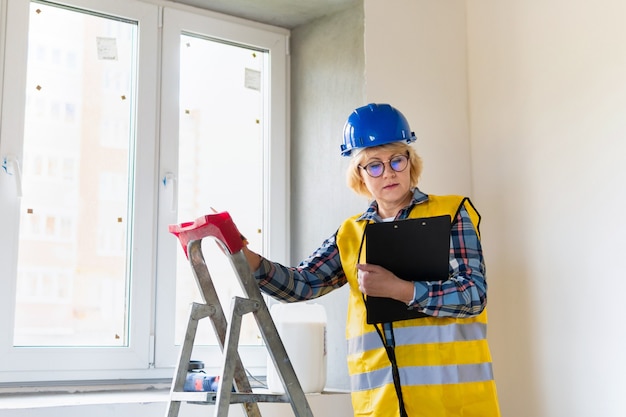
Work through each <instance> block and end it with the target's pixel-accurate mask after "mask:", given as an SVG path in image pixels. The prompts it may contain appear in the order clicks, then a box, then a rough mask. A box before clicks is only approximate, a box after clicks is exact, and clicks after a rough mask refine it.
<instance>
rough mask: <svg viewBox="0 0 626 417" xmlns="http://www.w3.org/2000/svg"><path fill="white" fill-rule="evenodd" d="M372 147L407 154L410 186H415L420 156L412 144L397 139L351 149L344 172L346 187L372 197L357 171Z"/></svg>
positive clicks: (418, 174) (417, 178) (418, 175)
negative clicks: (348, 164) (368, 146)
mask: <svg viewBox="0 0 626 417" xmlns="http://www.w3.org/2000/svg"><path fill="white" fill-rule="evenodd" d="M374 149H382V150H385V151H389V152H393V153H395V154H403V153H406V154H408V156H409V162H410V165H409V169H410V186H411V188H415V187H417V182H418V180H419V177H420V175H422V158H420V156H419V155H418V154H417V151H415V149H413V147H412V146H410V145H409V144H407V143H405V142H401V141H399V142H391V143H386V144H384V145H380V146H374V147H371V148H361V149H358V150H353V151H352V153H353V156H352V159H351V160H350V166H349V167H348V171H347V172H346V174H347V175H346V179H347V183H348V187H350V188H351V189H352V191H354V192H355V193H357V194H359V195H362V196H365V197H367V198H372V194H371V193H370V192H369V190H368V189H367V187H366V186H365V182H363V180H362V178H361V173H360V172H359V171H360V169H361V168H359V165H361V163H362V162H363V161H365V160H366V159H367V158H368V157H369V155H370V154H371V151H372V150H374ZM355 151H356V152H355ZM365 175H367V174H365Z"/></svg>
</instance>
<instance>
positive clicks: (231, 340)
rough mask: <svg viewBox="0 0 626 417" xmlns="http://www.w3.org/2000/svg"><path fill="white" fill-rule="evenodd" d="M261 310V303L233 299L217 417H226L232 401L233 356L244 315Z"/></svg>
mask: <svg viewBox="0 0 626 417" xmlns="http://www.w3.org/2000/svg"><path fill="white" fill-rule="evenodd" d="M258 309H259V302H258V301H252V300H249V299H245V298H240V297H233V299H232V302H231V315H230V322H229V326H228V333H227V334H226V344H225V345H224V355H223V357H222V369H221V372H220V375H221V376H222V377H221V378H220V380H219V382H218V385H217V399H216V402H215V413H214V416H215V417H226V416H227V415H228V410H229V407H230V404H231V403H232V401H231V390H232V381H233V376H234V370H235V369H234V368H233V366H232V365H231V363H232V358H233V356H236V355H237V348H238V346H239V336H240V334H241V319H242V317H243V315H244V314H247V313H250V312H253V311H256V310H258Z"/></svg>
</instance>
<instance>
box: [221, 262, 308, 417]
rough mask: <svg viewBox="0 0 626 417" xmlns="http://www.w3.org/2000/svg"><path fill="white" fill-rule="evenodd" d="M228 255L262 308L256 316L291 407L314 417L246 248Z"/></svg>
mask: <svg viewBox="0 0 626 417" xmlns="http://www.w3.org/2000/svg"><path fill="white" fill-rule="evenodd" d="M229 259H230V261H231V264H232V265H233V268H234V269H235V271H236V275H237V277H238V279H239V283H240V285H241V287H242V289H243V292H244V294H245V296H246V297H247V298H248V299H250V300H252V301H258V302H259V308H258V309H257V310H256V311H254V318H255V319H256V322H257V325H258V327H259V330H260V331H261V335H262V337H263V340H264V341H265V345H266V346H267V350H268V352H269V354H270V357H271V358H272V362H273V363H274V366H276V369H277V370H278V375H279V377H280V380H281V381H282V383H283V386H284V387H285V393H286V394H287V397H288V398H289V400H290V403H291V407H292V409H293V411H294V413H295V415H296V417H313V412H312V410H311V408H310V406H309V402H308V400H307V398H306V396H305V394H304V390H303V389H302V386H301V385H300V381H299V380H298V377H297V376H296V373H295V370H294V369H293V365H292V364H291V360H289V355H288V354H287V350H286V349H285V346H284V344H283V342H282V340H281V338H280V336H279V334H278V329H277V328H276V325H275V324H274V320H273V319H272V316H271V315H270V312H269V309H268V308H267V304H266V303H265V300H264V299H263V295H262V294H261V290H260V288H259V285H258V283H257V282H256V280H255V279H254V276H253V275H252V272H251V271H250V266H249V265H248V261H247V260H246V257H245V255H244V253H243V251H241V250H240V251H239V252H237V253H234V254H231V256H230V257H229Z"/></svg>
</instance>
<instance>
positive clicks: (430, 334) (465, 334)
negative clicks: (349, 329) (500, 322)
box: [348, 323, 487, 355]
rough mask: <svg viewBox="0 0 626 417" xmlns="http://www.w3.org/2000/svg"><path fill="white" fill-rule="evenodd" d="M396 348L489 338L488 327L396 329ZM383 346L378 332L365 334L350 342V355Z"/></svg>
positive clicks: (480, 325) (464, 325)
mask: <svg viewBox="0 0 626 417" xmlns="http://www.w3.org/2000/svg"><path fill="white" fill-rule="evenodd" d="M393 333H394V336H395V342H396V347H397V346H403V345H415V344H424V343H446V342H456V341H467V340H481V339H486V338H487V325H486V324H484V323H467V324H462V323H451V324H448V325H445V326H420V328H419V331H415V327H399V328H394V329H393ZM382 347H383V344H382V342H381V340H380V337H379V336H378V334H377V333H376V332H369V333H365V334H364V335H361V336H357V337H353V338H351V339H349V340H348V355H354V354H360V353H363V352H367V351H368V350H372V349H379V348H382Z"/></svg>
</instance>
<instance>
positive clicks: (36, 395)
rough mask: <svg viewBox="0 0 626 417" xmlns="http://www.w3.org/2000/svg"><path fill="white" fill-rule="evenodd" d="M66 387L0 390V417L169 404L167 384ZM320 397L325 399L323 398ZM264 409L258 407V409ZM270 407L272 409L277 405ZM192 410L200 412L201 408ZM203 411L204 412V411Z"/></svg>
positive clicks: (329, 398)
mask: <svg viewBox="0 0 626 417" xmlns="http://www.w3.org/2000/svg"><path fill="white" fill-rule="evenodd" d="M67 388H68V387H63V391H61V389H60V388H59V387H57V390H56V391H51V390H50V387H48V388H47V391H45V392H42V391H37V390H36V389H34V388H33V387H31V388H29V389H30V391H26V390H24V391H21V392H15V390H13V392H11V393H7V392H2V391H0V416H4V414H3V412H4V411H7V410H22V411H25V410H40V411H42V412H44V413H47V412H48V411H46V410H44V409H49V408H59V407H61V408H63V407H66V408H67V407H70V408H75V407H78V408H81V407H90V409H94V407H98V406H103V407H108V408H110V407H117V408H118V409H123V407H124V405H129V406H130V405H155V406H157V407H159V408H162V407H165V404H166V403H167V402H168V400H169V394H170V386H169V383H158V384H142V385H139V384H135V385H133V386H132V387H131V386H128V385H122V386H112V385H111V386H103V385H96V386H90V387H85V386H83V387H80V389H77V387H71V389H67ZM322 397H324V398H323V399H322ZM307 398H308V399H309V401H310V402H311V407H312V408H314V409H315V408H319V407H320V405H319V404H324V407H327V406H329V405H331V404H333V403H336V402H338V403H339V404H340V408H341V406H343V407H346V406H348V405H349V404H350V393H349V392H346V391H335V390H329V391H326V392H324V393H321V394H307ZM281 405H286V404H278V406H279V407H280V406H281ZM264 406H265V405H261V407H264ZM271 406H274V407H275V406H276V404H272V405H271ZM335 406H336V405H335ZM209 407H211V406H209ZM194 408H200V409H202V408H203V407H194ZM204 410H205V412H206V409H204ZM35 414H36V415H43V414H39V413H35ZM35 414H33V415H35ZM7 415H12V414H7ZM29 415H30V414H29Z"/></svg>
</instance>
